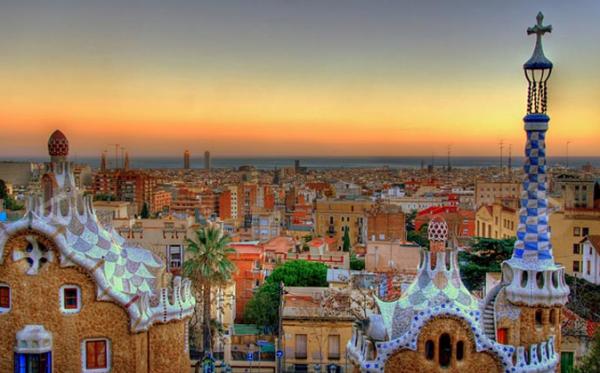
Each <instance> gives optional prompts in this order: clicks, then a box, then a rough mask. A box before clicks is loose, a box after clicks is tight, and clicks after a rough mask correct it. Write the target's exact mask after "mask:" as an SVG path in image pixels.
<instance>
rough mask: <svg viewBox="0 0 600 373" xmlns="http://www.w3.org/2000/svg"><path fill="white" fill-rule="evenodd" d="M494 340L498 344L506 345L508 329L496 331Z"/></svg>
mask: <svg viewBox="0 0 600 373" xmlns="http://www.w3.org/2000/svg"><path fill="white" fill-rule="evenodd" d="M496 340H497V341H498V343H500V344H503V345H505V344H508V328H498V330H497V331H496Z"/></svg>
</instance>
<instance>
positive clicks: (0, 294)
mask: <svg viewBox="0 0 600 373" xmlns="http://www.w3.org/2000/svg"><path fill="white" fill-rule="evenodd" d="M8 310H10V287H8V285H4V284H0V313H2V312H6V311H8Z"/></svg>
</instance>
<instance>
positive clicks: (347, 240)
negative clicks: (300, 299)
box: [342, 228, 352, 252]
mask: <svg viewBox="0 0 600 373" xmlns="http://www.w3.org/2000/svg"><path fill="white" fill-rule="evenodd" d="M348 231H349V229H348V228H346V229H344V238H343V239H342V242H343V245H342V249H343V250H344V251H345V252H349V251H350V248H351V246H352V244H351V243H350V233H348Z"/></svg>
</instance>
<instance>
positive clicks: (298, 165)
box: [294, 159, 300, 173]
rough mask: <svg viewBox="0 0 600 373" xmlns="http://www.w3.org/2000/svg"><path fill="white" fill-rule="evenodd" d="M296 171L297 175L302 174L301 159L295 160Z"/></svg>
mask: <svg viewBox="0 0 600 373" xmlns="http://www.w3.org/2000/svg"><path fill="white" fill-rule="evenodd" d="M294 171H295V172H296V173H299V172H300V160H299V159H296V160H294Z"/></svg>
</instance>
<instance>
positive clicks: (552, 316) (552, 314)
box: [550, 308, 556, 326]
mask: <svg viewBox="0 0 600 373" xmlns="http://www.w3.org/2000/svg"><path fill="white" fill-rule="evenodd" d="M550 324H551V326H555V324H556V309H554V308H553V309H551V310H550Z"/></svg>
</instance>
